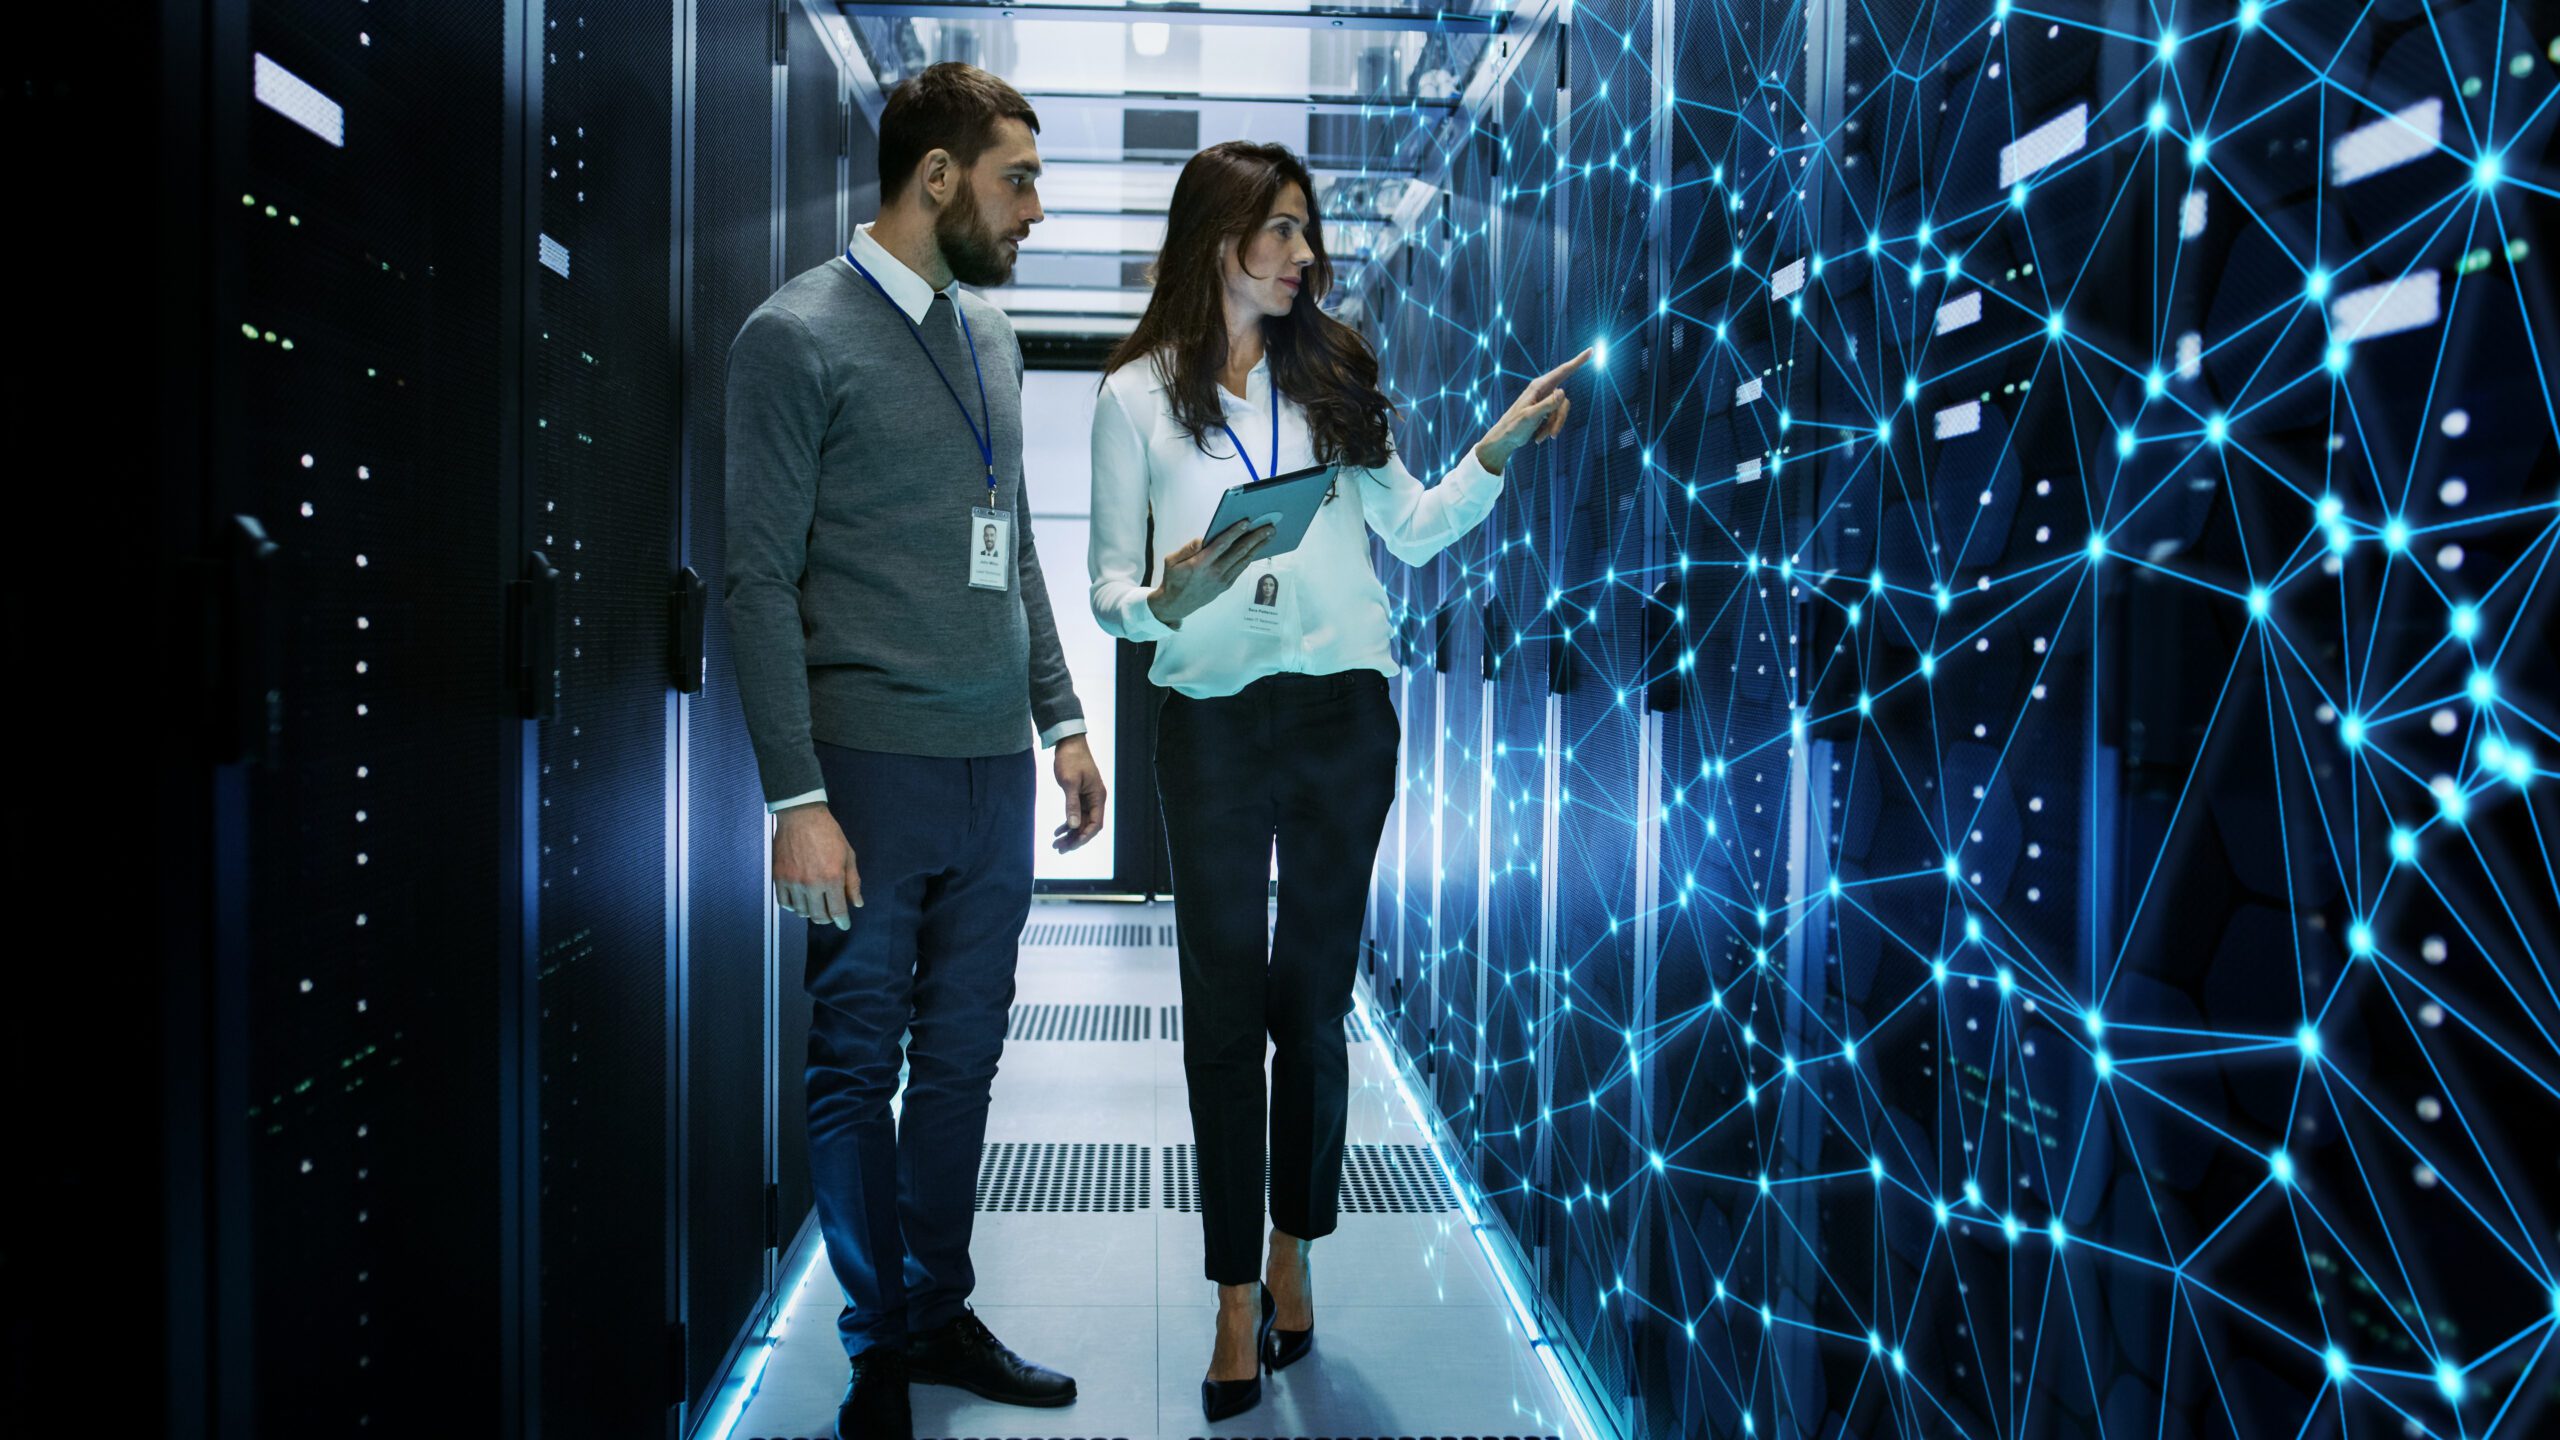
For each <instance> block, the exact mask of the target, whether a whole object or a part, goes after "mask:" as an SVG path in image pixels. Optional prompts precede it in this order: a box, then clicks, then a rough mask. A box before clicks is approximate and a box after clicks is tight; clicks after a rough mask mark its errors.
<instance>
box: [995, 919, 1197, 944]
mask: <svg viewBox="0 0 2560 1440" xmlns="http://www.w3.org/2000/svg"><path fill="white" fill-rule="evenodd" d="M1021 943H1023V944H1025V945H1049V946H1068V947H1079V946H1088V947H1099V948H1113V947H1120V946H1129V947H1134V948H1137V949H1146V948H1148V947H1150V946H1167V945H1171V944H1172V943H1173V927H1172V926H1170V925H1146V924H1140V923H1137V922H1135V921H1127V920H1046V921H1040V922H1037V923H1034V924H1030V925H1025V926H1023V927H1022V942H1021Z"/></svg>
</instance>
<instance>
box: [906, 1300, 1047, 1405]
mask: <svg viewBox="0 0 2560 1440" xmlns="http://www.w3.org/2000/svg"><path fill="white" fill-rule="evenodd" d="M907 1378H908V1379H910V1380H913V1381H914V1382H915V1383H917V1384H919V1385H957V1386H959V1387H960V1388H961V1389H963V1390H966V1391H968V1392H969V1393H970V1394H972V1395H975V1396H978V1397H979V1398H980V1399H984V1400H993V1401H995V1402H996V1403H997V1404H999V1405H1040V1406H1050V1405H1072V1404H1074V1403H1075V1398H1076V1382H1075V1381H1074V1380H1073V1379H1072V1378H1071V1377H1068V1376H1065V1375H1061V1374H1059V1373H1058V1372H1057V1371H1055V1370H1052V1369H1050V1368H1048V1367H1047V1366H1045V1365H1034V1364H1032V1363H1031V1362H1030V1361H1028V1360H1025V1359H1023V1358H1022V1357H1021V1356H1019V1355H1016V1354H1014V1353H1013V1352H1012V1351H1011V1350H1008V1349H1006V1348H1005V1347H1004V1342H1002V1341H1000V1340H998V1339H996V1337H995V1335H994V1334H993V1333H992V1332H990V1331H989V1330H988V1329H987V1324H986V1322H985V1321H983V1320H981V1319H979V1318H978V1316H977V1313H976V1312H975V1311H969V1310H963V1311H961V1312H960V1318H959V1319H957V1320H954V1321H952V1322H951V1323H950V1324H948V1325H943V1326H940V1327H938V1328H936V1329H932V1330H927V1331H925V1332H924V1333H922V1334H920V1335H914V1336H910V1337H909V1338H908V1340H907Z"/></svg>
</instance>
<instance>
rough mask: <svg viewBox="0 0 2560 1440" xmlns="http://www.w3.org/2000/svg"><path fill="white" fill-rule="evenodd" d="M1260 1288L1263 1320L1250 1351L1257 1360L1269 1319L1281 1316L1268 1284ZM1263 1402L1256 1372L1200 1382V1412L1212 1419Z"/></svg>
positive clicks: (1267, 1333)
mask: <svg viewBox="0 0 2560 1440" xmlns="http://www.w3.org/2000/svg"><path fill="white" fill-rule="evenodd" d="M1261 1289H1262V1323H1261V1324H1260V1325H1257V1326H1255V1327H1254V1332H1253V1353H1254V1357H1255V1359H1256V1360H1257V1361H1259V1360H1260V1359H1261V1358H1262V1355H1263V1352H1264V1350H1265V1348H1266V1346H1267V1345H1268V1342H1269V1341H1270V1339H1271V1322H1272V1321H1273V1320H1276V1319H1278V1318H1279V1316H1280V1303H1279V1302H1278V1301H1276V1300H1274V1299H1272V1298H1271V1287H1270V1286H1268V1285H1264V1286H1262V1287H1261ZM1261 1403H1262V1376H1261V1374H1260V1373H1259V1372H1257V1373H1256V1374H1255V1375H1254V1377H1253V1378H1252V1379H1250V1380H1203V1381H1201V1382H1200V1413H1201V1414H1203V1415H1206V1416H1208V1417H1209V1419H1210V1421H1211V1423H1215V1422H1217V1421H1220V1420H1224V1419H1226V1418H1227V1417H1228V1416H1230V1415H1241V1414H1243V1413H1244V1412H1245V1411H1247V1410H1250V1409H1252V1408H1253V1407H1254V1406H1256V1405H1259V1404H1261Z"/></svg>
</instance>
